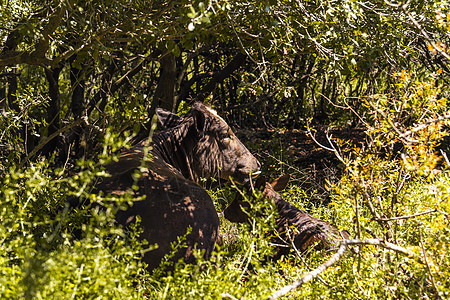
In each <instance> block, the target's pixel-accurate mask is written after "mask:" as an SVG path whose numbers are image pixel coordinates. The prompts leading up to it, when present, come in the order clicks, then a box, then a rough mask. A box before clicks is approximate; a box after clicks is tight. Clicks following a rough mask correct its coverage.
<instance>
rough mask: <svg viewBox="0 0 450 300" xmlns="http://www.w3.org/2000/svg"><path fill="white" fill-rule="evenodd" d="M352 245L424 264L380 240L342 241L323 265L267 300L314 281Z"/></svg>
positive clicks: (399, 247) (410, 253) (417, 258)
mask: <svg viewBox="0 0 450 300" xmlns="http://www.w3.org/2000/svg"><path fill="white" fill-rule="evenodd" d="M354 245H373V246H381V247H383V248H386V249H389V250H392V251H395V252H398V253H401V254H403V255H405V256H407V257H409V258H413V259H416V260H417V261H418V262H419V263H421V264H425V262H424V261H423V260H422V259H421V258H420V257H419V256H418V255H416V254H415V253H412V252H410V251H408V250H407V249H405V248H403V247H401V246H398V245H396V244H393V243H389V242H386V241H384V240H380V239H366V240H342V241H341V243H340V245H339V249H338V251H337V252H336V253H335V254H334V255H333V256H332V257H331V258H330V259H329V260H328V261H326V262H325V263H323V264H321V265H320V266H319V267H317V268H316V269H315V270H313V271H311V272H309V273H308V274H306V275H305V276H303V277H302V278H301V279H300V280H297V281H295V282H293V283H292V284H290V285H287V286H285V287H283V288H281V289H280V290H278V291H275V292H274V293H273V294H272V295H271V296H270V297H269V300H273V299H278V298H280V297H282V296H285V295H286V294H287V293H289V292H291V291H292V290H294V289H296V288H298V287H300V286H301V285H303V284H305V283H307V282H308V281H310V280H312V279H314V278H315V277H317V276H318V275H319V274H320V273H322V272H323V271H325V270H326V269H328V268H329V267H331V266H332V265H333V264H335V263H336V262H338V261H339V259H340V258H341V257H342V255H344V253H345V250H346V249H347V248H348V246H354Z"/></svg>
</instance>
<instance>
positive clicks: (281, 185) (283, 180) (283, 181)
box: [270, 174, 291, 192]
mask: <svg viewBox="0 0 450 300" xmlns="http://www.w3.org/2000/svg"><path fill="white" fill-rule="evenodd" d="M290 177H291V176H290V175H289V174H285V175H283V176H280V177H278V178H277V179H275V180H273V181H272V182H271V183H270V185H271V186H272V187H273V190H274V191H276V192H279V191H282V190H284V189H285V188H286V186H287V184H288V182H289V178H290Z"/></svg>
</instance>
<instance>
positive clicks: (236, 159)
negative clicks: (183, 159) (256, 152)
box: [156, 102, 260, 182]
mask: <svg viewBox="0 0 450 300" xmlns="http://www.w3.org/2000/svg"><path fill="white" fill-rule="evenodd" d="M156 114H157V116H158V120H159V122H160V123H161V124H162V125H163V126H164V127H166V128H168V129H170V128H173V129H175V128H185V129H184V130H185V131H188V132H186V133H185V134H183V139H185V140H187V141H186V142H185V143H184V144H185V145H188V146H186V147H185V155H186V156H187V160H188V162H189V168H190V170H189V172H190V174H191V175H190V177H192V178H191V179H193V180H194V181H197V182H198V181H199V180H200V178H211V177H220V178H223V179H228V178H229V177H230V176H231V177H233V178H234V179H235V180H237V181H239V182H246V181H248V180H249V178H250V177H251V176H257V175H258V174H259V173H260V164H259V162H258V160H257V159H256V158H255V157H254V156H253V155H252V154H251V153H250V151H249V150H248V149H247V148H246V147H245V146H244V145H243V144H242V142H241V141H240V140H239V139H238V138H237V137H236V135H235V134H234V133H233V131H232V130H231V128H230V126H228V124H227V123H226V122H225V121H224V120H223V119H222V118H221V117H220V116H219V115H218V114H217V112H216V111H215V110H213V109H211V108H210V107H208V106H206V105H204V104H203V103H200V102H196V103H195V104H194V105H193V106H192V107H191V110H190V111H189V112H188V113H187V114H186V115H185V116H184V117H181V116H179V115H176V114H174V113H171V112H168V111H165V110H163V109H158V110H157V111H156Z"/></svg>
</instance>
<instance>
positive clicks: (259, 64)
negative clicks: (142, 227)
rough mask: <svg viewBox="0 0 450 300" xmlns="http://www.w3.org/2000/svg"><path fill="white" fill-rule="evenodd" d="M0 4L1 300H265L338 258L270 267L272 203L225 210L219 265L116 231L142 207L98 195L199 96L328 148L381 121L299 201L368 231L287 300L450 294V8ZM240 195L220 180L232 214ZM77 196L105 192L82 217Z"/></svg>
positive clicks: (298, 184)
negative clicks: (174, 260)
mask: <svg viewBox="0 0 450 300" xmlns="http://www.w3.org/2000/svg"><path fill="white" fill-rule="evenodd" d="M0 9H1V13H0V15H1V17H0V111H1V117H0V158H1V160H0V178H1V179H0V180H1V181H0V298H2V299H13V298H14V299H15V298H32V299H35V298H37V299H48V298H55V299H58V298H64V299H65V298H77V299H78V298H82V299H84V298H105V299H116V298H117V299H122V298H127V299H128V298H143V297H147V298H150V299H154V298H169V299H171V298H176V299H197V298H199V299H208V298H211V299H217V298H225V299H226V298H229V299H234V298H245V299H247V298H249V299H260V298H262V297H269V296H270V295H271V294H272V293H273V292H274V291H276V290H278V289H281V288H282V287H284V286H286V285H288V284H290V283H292V282H293V281H295V280H298V279H300V278H301V277H302V276H303V275H305V274H306V273H308V272H310V271H312V270H313V269H315V268H316V267H318V266H319V265H321V264H322V263H324V262H326V261H328V260H329V259H330V258H331V257H332V255H333V253H329V254H324V253H315V252H314V251H311V252H310V253H308V255H299V254H297V253H295V252H294V251H293V252H292V255H291V256H289V257H285V258H283V259H282V260H280V261H271V260H270V259H268V258H269V257H270V255H271V252H272V251H273V249H272V248H271V246H270V241H269V237H268V236H267V233H268V232H270V230H271V226H272V225H273V222H274V218H275V217H276V214H275V213H274V211H273V209H271V207H270V205H269V204H268V203H253V206H252V207H253V210H252V211H251V212H250V213H251V214H252V215H253V218H252V223H251V224H242V225H234V224H231V223H229V222H228V221H227V220H225V219H222V220H221V223H222V224H221V233H222V235H223V244H222V245H219V246H218V247H217V251H216V253H215V254H214V255H213V257H212V259H211V260H210V261H199V263H198V264H197V265H184V264H183V263H182V262H180V263H179V265H178V266H177V268H176V270H175V271H174V272H172V273H167V272H165V271H164V265H162V266H161V268H160V269H159V270H158V271H156V272H154V273H152V274H149V273H148V272H147V271H146V269H145V266H144V265H143V263H142V262H141V261H140V260H139V258H140V257H141V256H142V251H143V250H142V245H141V244H140V242H139V241H138V240H137V238H136V236H137V234H138V233H137V232H135V231H133V230H128V229H127V230H126V229H123V228H120V227H119V226H117V224H115V222H114V213H115V212H116V211H117V210H118V209H120V207H121V206H122V204H124V203H126V202H128V203H131V202H132V200H133V199H130V197H129V196H128V195H126V194H125V195H123V196H121V197H111V196H109V195H97V194H93V192H92V187H93V186H94V184H95V182H96V181H97V180H98V178H101V177H103V176H107V174H105V172H104V171H103V167H102V166H103V165H104V164H105V163H107V162H108V161H110V160H111V159H114V157H115V156H116V155H117V152H118V150H119V149H121V148H122V147H128V146H130V145H132V144H133V143H135V142H136V141H139V140H141V139H142V138H145V137H147V136H148V135H149V133H150V131H151V124H152V116H153V113H154V111H155V109H156V108H157V107H164V108H166V109H170V110H173V111H178V112H181V113H182V112H185V111H186V110H187V109H188V107H189V104H190V103H192V101H194V100H200V101H207V102H208V103H209V104H211V105H213V106H214V107H215V108H216V109H217V110H218V111H219V113H220V114H221V115H223V116H224V117H225V119H226V120H227V122H229V123H230V124H232V125H234V127H237V128H240V129H242V130H245V129H258V130H260V131H266V132H267V131H270V132H279V134H280V135H281V136H283V132H287V131H291V130H298V129H301V130H305V131H307V132H309V134H310V135H311V138H313V139H314V137H315V132H316V131H317V130H318V131H322V130H323V128H338V129H340V128H359V129H362V130H364V133H365V134H364V140H363V141H360V142H359V143H350V142H349V141H347V140H338V139H333V138H332V137H330V139H329V140H328V142H327V143H326V144H324V145H323V146H324V147H325V148H326V149H328V150H329V151H330V152H332V153H334V155H335V156H336V158H337V160H338V161H339V163H340V166H342V167H340V168H341V172H340V173H339V174H338V178H335V177H333V178H331V177H330V178H325V179H327V180H328V181H329V183H328V185H327V186H326V187H325V186H321V187H318V186H314V184H311V182H312V181H308V184H304V183H305V182H306V181H301V180H294V181H293V182H292V184H291V185H290V187H289V188H288V189H287V190H286V191H285V192H283V196H284V198H285V199H286V200H288V201H289V202H291V203H293V204H295V205H296V206H298V207H300V208H303V209H306V210H308V211H310V212H311V213H312V214H313V215H314V216H316V217H319V218H321V219H323V220H326V221H329V222H331V223H333V224H336V225H337V226H338V227H339V228H340V229H347V230H348V231H349V232H350V234H351V236H352V237H354V238H355V239H358V241H359V244H358V245H357V246H354V245H352V246H349V247H352V248H355V249H358V250H357V251H355V253H353V252H351V253H352V254H350V253H348V254H346V255H344V256H343V257H341V258H340V259H339V260H338V261H337V262H336V263H335V264H334V265H332V266H330V267H329V268H327V269H326V270H325V271H324V273H323V274H321V275H318V276H317V277H315V278H314V279H313V280H312V281H310V282H308V283H305V284H303V285H301V286H299V287H298V288H297V289H295V290H293V291H291V292H290V293H289V294H288V295H290V296H291V297H293V298H295V299H303V298H304V299H310V298H314V299H316V298H317V299H330V298H333V299H347V298H358V299H374V298H379V299H394V298H395V299H398V298H409V299H422V298H424V299H428V298H448V297H450V294H449V293H450V281H449V279H448V278H449V277H450V273H449V270H450V261H449V248H450V232H449V230H448V225H449V214H450V201H449V198H450V190H449V186H450V184H449V183H450V176H449V174H448V173H447V171H446V168H447V167H448V164H449V161H448V158H447V154H446V153H447V150H448V141H447V140H446V139H445V136H446V134H447V130H448V125H449V124H448V120H449V118H450V112H449V111H448V106H447V105H448V100H447V98H446V97H447V96H448V93H449V90H448V80H449V75H450V69H449V68H448V67H447V63H448V62H449V59H450V57H449V54H448V53H447V52H448V49H447V44H448V43H449V37H450V36H449V33H450V13H449V4H448V3H447V2H446V1H439V0H433V1H431V0H430V1H408V2H406V3H404V4H403V3H395V2H392V3H391V2H389V1H359V2H358V1H343V0H337V1H291V0H282V1H259V0H258V1H253V2H245V1H210V2H202V1H189V2H188V1H183V0H179V1H172V0H167V1H129V0H116V1H110V0H94V1H77V0H67V1H61V0H58V1H57V0H55V1H34V0H21V1H8V0H7V1H3V2H1V3H0ZM210 95H211V97H209V96H210ZM246 132H249V131H246ZM253 137H254V136H252V135H249V136H248V137H247V138H246V144H247V146H248V147H249V148H251V149H252V151H253V152H255V153H258V152H260V150H261V148H262V147H264V148H266V149H267V148H269V149H271V151H272V152H271V153H270V155H267V156H265V155H260V157H259V158H260V159H261V162H262V164H263V168H264V172H265V173H266V175H267V176H269V177H270V176H272V177H277V176H279V175H281V174H282V173H284V172H290V173H291V174H293V175H297V178H300V176H305V175H304V174H302V173H303V170H302V169H301V168H299V167H298V166H296V165H295V155H296V153H295V152H292V151H286V150H287V149H284V148H283V147H282V146H281V145H280V144H277V143H275V142H274V141H270V140H266V141H263V142H262V143H255V142H253ZM318 147H319V146H318ZM282 153H288V154H283V155H282ZM278 154H280V155H278ZM239 188H240V187H236V186H232V185H231V184H220V185H218V186H217V187H215V188H214V189H211V190H210V193H211V195H212V197H213V200H214V202H215V205H216V208H217V210H218V211H219V212H220V211H222V210H223V209H224V207H225V206H226V204H227V203H229V201H230V200H231V199H233V197H234V193H236V190H237V189H239ZM318 190H321V191H323V190H327V191H328V193H329V197H328V198H327V201H323V202H322V201H317V198H320V197H322V194H319V193H317V191H318ZM73 199H81V200H87V201H86V202H85V205H84V206H82V207H77V208H76V209H75V208H73V207H71V206H70V205H69V203H70V202H71V201H72V200H73ZM322 203H327V205H322ZM257 211H264V212H265V213H264V214H263V215H262V216H261V214H258V213H256V212H257ZM374 240H378V241H380V240H382V241H385V242H386V243H385V244H383V243H381V245H380V244H378V245H370V244H371V243H372V244H374ZM387 243H389V244H387ZM182 244H183V237H180V240H179V244H178V245H174V247H175V248H176V247H179V246H180V245H182ZM389 245H395V247H393V246H389Z"/></svg>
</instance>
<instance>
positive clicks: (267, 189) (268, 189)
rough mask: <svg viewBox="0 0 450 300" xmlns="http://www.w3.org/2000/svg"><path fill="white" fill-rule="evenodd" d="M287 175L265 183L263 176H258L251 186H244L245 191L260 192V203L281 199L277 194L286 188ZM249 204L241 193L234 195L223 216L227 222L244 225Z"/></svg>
mask: <svg viewBox="0 0 450 300" xmlns="http://www.w3.org/2000/svg"><path fill="white" fill-rule="evenodd" d="M289 178H290V176H289V175H283V176H281V177H279V178H277V179H275V180H273V181H272V182H270V183H269V182H267V181H266V178H265V176H260V177H258V178H257V179H256V182H255V183H254V185H253V186H251V184H250V183H248V184H246V187H245V188H244V192H245V190H247V191H250V192H251V190H252V189H257V190H262V194H261V198H260V201H262V200H264V199H266V198H267V199H281V196H280V194H278V193H277V192H279V191H282V190H284V189H285V188H286V186H287V184H288V182H289ZM249 207H250V204H249V203H248V202H247V201H245V198H244V196H243V195H242V194H241V193H236V197H235V198H234V200H233V201H232V202H231V203H230V204H229V205H228V207H227V208H226V209H225V210H224V212H223V213H224V216H225V218H226V219H227V220H229V221H230V222H234V223H244V222H247V221H248V218H249V216H248V214H247V213H246V212H245V211H247V210H248V209H249Z"/></svg>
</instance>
